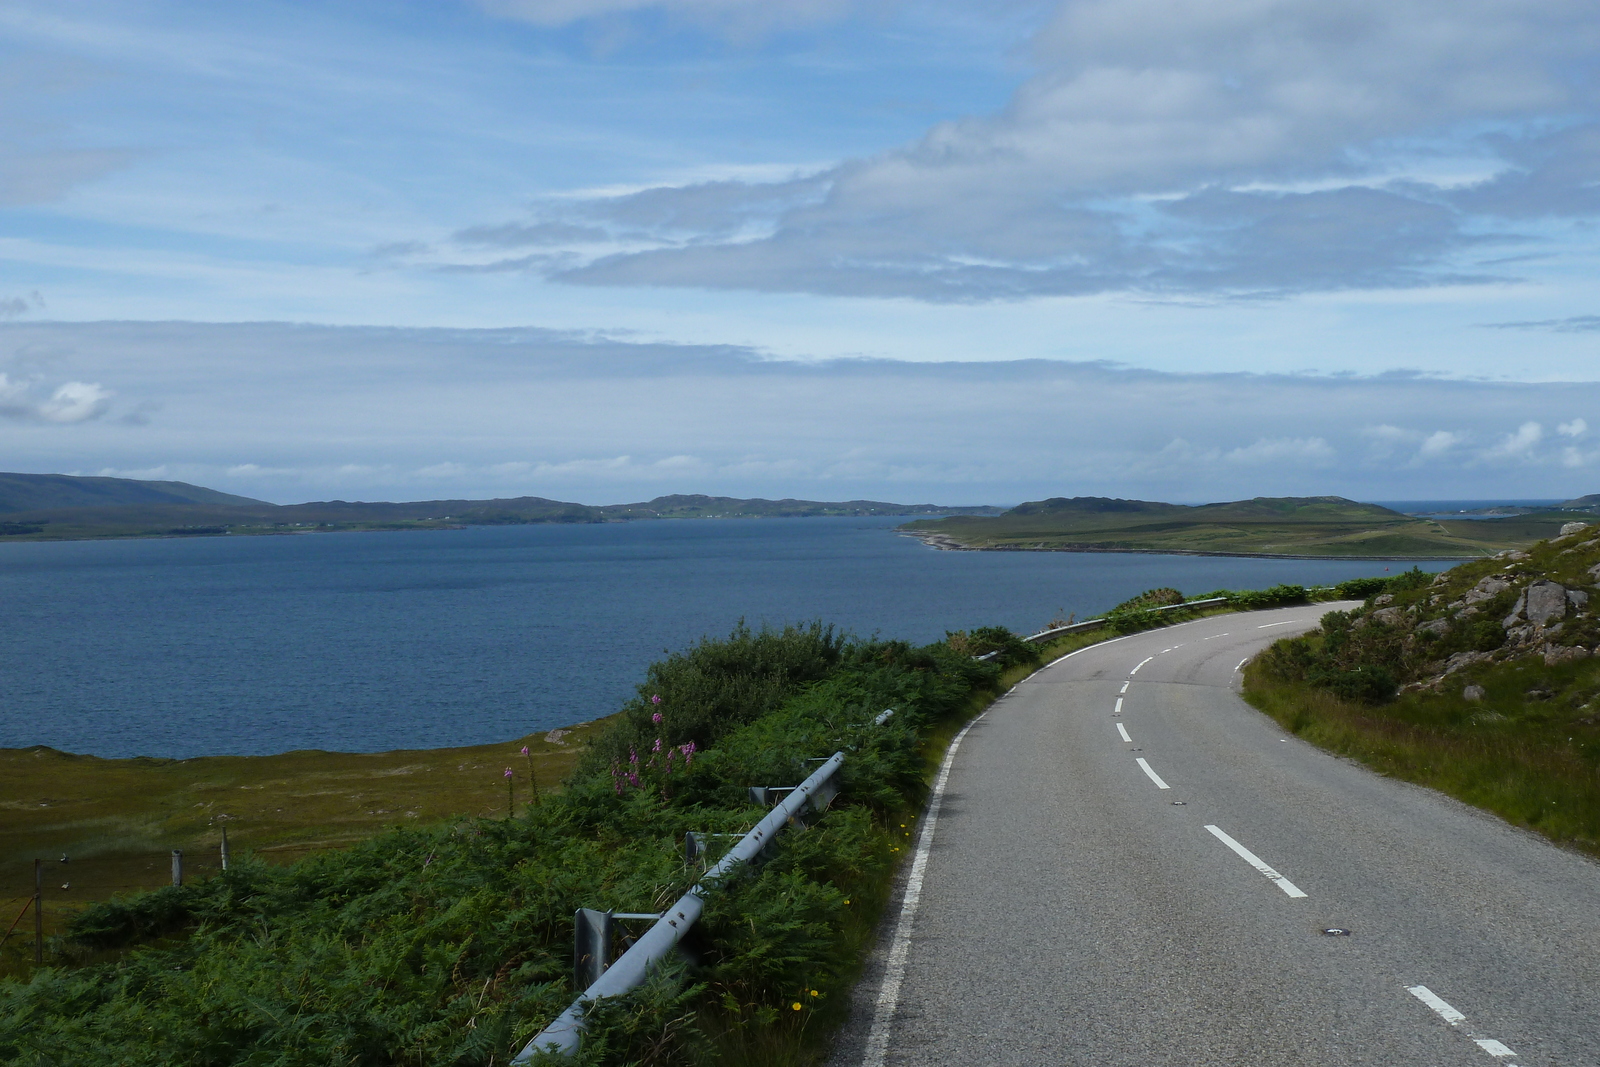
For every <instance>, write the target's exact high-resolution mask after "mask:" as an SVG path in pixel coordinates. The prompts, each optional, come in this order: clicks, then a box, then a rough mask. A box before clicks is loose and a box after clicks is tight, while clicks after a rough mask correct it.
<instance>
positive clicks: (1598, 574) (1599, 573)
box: [1589, 563, 1600, 582]
mask: <svg viewBox="0 0 1600 1067" xmlns="http://www.w3.org/2000/svg"><path fill="white" fill-rule="evenodd" d="M1589 577H1591V578H1593V579H1594V580H1595V581H1596V582H1600V563H1596V564H1595V565H1594V566H1593V567H1590V568H1589Z"/></svg>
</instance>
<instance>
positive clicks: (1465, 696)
mask: <svg viewBox="0 0 1600 1067" xmlns="http://www.w3.org/2000/svg"><path fill="white" fill-rule="evenodd" d="M1461 699H1462V700H1470V701H1472V702H1473V703H1474V704H1476V703H1477V702H1478V701H1480V700H1482V699H1483V686H1481V685H1469V686H1467V687H1466V688H1465V689H1463V690H1461Z"/></svg>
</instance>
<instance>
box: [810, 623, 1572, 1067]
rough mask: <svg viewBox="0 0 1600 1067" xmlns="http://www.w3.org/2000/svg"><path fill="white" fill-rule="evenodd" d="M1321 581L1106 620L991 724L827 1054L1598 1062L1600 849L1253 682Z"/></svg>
mask: <svg viewBox="0 0 1600 1067" xmlns="http://www.w3.org/2000/svg"><path fill="white" fill-rule="evenodd" d="M1329 608H1330V605H1319V606H1315V607H1305V608H1291V609H1282V610H1276V611H1270V612H1254V613H1249V614H1241V615H1227V616H1217V617H1213V618H1209V619H1203V620H1200V621H1198V622H1192V623H1186V624H1183V625H1180V626H1174V627H1171V628H1168V629H1163V630H1158V631H1154V632H1151V633H1145V634H1138V635H1135V636H1132V637H1128V638H1124V639H1121V640H1118V641H1113V642H1108V643H1105V644H1101V645H1096V646H1092V647H1091V648H1088V649H1085V650H1083V651H1081V652H1079V653H1077V654H1075V655H1073V656H1071V657H1068V658H1066V659H1064V660H1061V661H1058V662H1057V663H1056V664H1054V665H1052V666H1050V667H1048V668H1046V669H1045V670H1043V671H1040V672H1039V673H1037V674H1035V675H1034V676H1033V677H1032V678H1030V679H1029V680H1028V681H1026V682H1024V683H1022V684H1021V685H1019V686H1018V687H1017V688H1016V689H1015V690H1013V691H1012V693H1011V694H1009V695H1008V696H1006V697H1005V698H1004V699H1002V700H1001V701H999V702H998V703H997V704H995V705H994V707H992V708H991V709H990V710H989V712H988V713H987V714H986V715H985V716H984V717H983V718H981V719H979V720H978V721H977V722H975V723H974V724H973V725H972V726H971V727H970V728H969V731H968V732H967V733H966V735H965V736H964V738H963V739H962V740H961V742H960V745H959V748H958V750H957V751H956V752H955V754H954V756H953V758H951V759H949V760H948V761H947V764H946V766H947V767H948V777H947V781H946V783H945V789H944V791H943V793H942V795H941V796H940V798H939V799H938V801H937V810H933V809H932V808H930V812H929V814H928V815H925V816H924V818H923V820H922V827H921V829H920V831H919V835H918V837H917V838H916V841H917V849H918V851H917V852H916V853H914V854H913V856H914V859H913V862H912V863H911V864H909V865H908V871H907V874H906V875H903V876H902V885H901V889H900V892H899V899H897V900H896V902H895V904H894V905H893V907H892V908H891V911H890V912H889V913H888V915H887V917H886V921H885V924H884V925H885V929H884V932H883V937H882V942H881V944H880V946H879V948H878V951H877V952H876V953H875V954H874V957H873V959H872V960H871V961H870V962H869V964H868V967H867V973H866V976H865V978H864V980H863V981H862V983H861V985H860V987H859V988H858V990H857V993H856V1001H855V1004H854V1007H853V1012H852V1019H851V1022H850V1023H849V1025H848V1026H847V1027H846V1029H845V1031H844V1032H843V1033H842V1034H841V1036H840V1039H839V1042H838V1044H837V1045H836V1046H835V1052H834V1056H833V1059H832V1061H831V1062H832V1064H833V1067H858V1065H865V1067H879V1065H881V1064H887V1065H892V1067H913V1065H917V1067H920V1065H931V1064H940V1065H952V1064H959V1065H969V1064H970V1065H984V1064H1018V1065H1044V1064H1084V1065H1090V1064H1092V1065H1095V1067H1118V1065H1124V1064H1126V1065H1135V1064H1136V1065H1139V1067H1151V1065H1167V1064H1171V1065H1184V1067H1198V1065H1211V1064H1215V1065H1219V1067H1222V1065H1226V1067H1242V1065H1255V1064H1260V1065H1273V1067H1287V1065H1295V1067H1299V1065H1305V1067H1312V1065H1323V1064H1327V1065H1330V1067H1331V1065H1339V1067H1348V1065H1354V1064H1373V1065H1378V1064H1381V1065H1384V1067H1395V1065H1429V1067H1431V1065H1456V1064H1460V1065H1463V1067H1470V1065H1474V1064H1476V1065H1478V1067H1490V1065H1492V1064H1518V1065H1523V1067H1543V1065H1574V1067H1576V1065H1583V1067H1595V1065H1600V865H1597V864H1595V863H1593V862H1592V861H1589V860H1587V859H1585V858H1583V857H1580V856H1577V855H1574V854H1572V853H1570V852H1566V851H1563V850H1561V849H1559V848H1555V847H1553V846H1551V845H1548V844H1546V843H1544V842H1543V841H1542V840H1540V839H1538V838H1536V837H1534V836H1533V835H1531V834H1528V833H1525V832H1523V831H1519V830H1516V829H1513V828H1511V827H1509V826H1507V825H1505V824H1504V823H1502V822H1500V821H1498V820H1496V819H1494V818H1492V817H1490V816H1487V815H1484V814H1481V813H1479V812H1477V811H1475V810H1473V809H1471V808H1468V807H1466V806H1464V805H1461V804H1458V803H1456V802H1454V801H1451V800H1449V799H1448V798H1445V797H1442V796H1440V795H1439V794H1437V793H1433V792H1430V791H1428V790H1424V789H1420V788H1417V787H1415V786H1411V785H1407V784H1404V783H1400V782H1395V781H1392V780H1389V779H1386V778H1382V777H1379V776H1377V775H1375V774H1372V773H1371V772H1369V771H1366V770H1364V769H1362V768H1360V767H1358V766H1356V765H1354V764H1352V763H1350V762H1347V761H1344V760H1340V759H1337V758H1335V757H1332V756H1329V755H1327V754H1325V753H1323V752H1321V751H1319V750H1317V749H1315V748H1313V747H1311V746H1309V745H1307V744H1305V743H1303V742H1301V741H1299V740H1297V739H1295V738H1294V737H1292V736H1289V735H1286V734H1285V733H1284V732H1282V731H1281V730H1280V729H1279V728H1278V727H1277V726H1276V725H1275V724H1274V723H1273V722H1272V721H1271V720H1269V719H1268V718H1266V717H1265V716H1263V715H1261V714H1260V713H1259V712H1257V711H1255V710H1254V709H1252V708H1250V707H1249V706H1248V705H1246V704H1245V703H1244V702H1243V701H1242V700H1241V699H1240V698H1239V697H1238V695H1237V690H1238V685H1239V675H1238V673H1237V667H1238V665H1239V664H1240V663H1241V661H1243V660H1245V659H1246V658H1247V657H1249V656H1250V655H1252V654H1254V653H1255V652H1257V651H1259V650H1260V649H1261V648H1263V647H1265V646H1266V645H1267V644H1269V643H1270V642H1271V641H1273V640H1275V639H1277V638H1278V637H1281V636H1284V635H1286V634H1290V633H1294V632H1297V631H1299V630H1303V629H1306V628H1308V627H1310V626H1312V625H1314V624H1315V620H1316V619H1317V618H1318V617H1319V616H1320V615H1321V614H1322V612H1324V611H1326V610H1329ZM1119 699H1120V701H1121V708H1120V712H1119V710H1118V702H1119ZM1286 737H1287V740H1284V739H1285V738H1286ZM1141 760H1142V761H1143V765H1141V763H1140V761H1141ZM1146 768H1148V770H1147V769H1146ZM930 820H932V822H933V826H932V837H931V841H930V840H925V839H924V838H925V837H926V835H927V834H928V833H929V829H930V827H929V823H930ZM1230 842H1231V843H1230ZM919 861H920V862H919ZM1262 867H1265V868H1266V870H1265V871H1263V870H1261V869H1260V868H1262ZM907 900H911V901H912V907H911V908H910V909H909V910H910V912H911V914H910V915H909V917H907V916H906V909H905V908H904V906H905V904H906V902H907ZM1327 930H1345V931H1348V934H1329V933H1325V932H1324V931H1327ZM897 980H898V984H897Z"/></svg>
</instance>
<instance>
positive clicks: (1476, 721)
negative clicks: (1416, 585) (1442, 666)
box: [1244, 659, 1600, 856]
mask: <svg viewBox="0 0 1600 1067" xmlns="http://www.w3.org/2000/svg"><path fill="white" fill-rule="evenodd" d="M1475 680H1476V681H1477V682H1478V684H1480V685H1482V686H1483V687H1484V689H1485V690H1486V695H1485V697H1484V699H1483V700H1482V701H1479V702H1471V701H1467V700H1465V699H1464V698H1463V696H1462V688H1463V683H1464V681H1465V680H1464V679H1463V680H1458V681H1457V682H1455V683H1454V684H1452V685H1451V686H1449V687H1448V688H1446V689H1445V690H1444V691H1443V692H1438V693H1433V692H1427V691H1424V692H1412V693H1405V694H1402V695H1401V696H1400V697H1398V698H1397V699H1395V700H1394V701H1392V702H1390V703H1387V704H1382V705H1379V706H1376V707H1373V706H1368V705H1364V704H1357V703H1351V702H1347V701H1344V700H1340V699H1339V698H1338V697H1336V696H1334V695H1333V694H1332V693H1329V692H1327V691H1326V690H1322V689H1314V688H1311V687H1310V686H1307V685H1303V684H1292V683H1286V682H1283V681H1280V680H1277V679H1273V678H1270V677H1267V676H1266V672H1265V671H1264V670H1263V669H1262V667H1261V666H1260V665H1259V664H1258V663H1255V662H1253V663H1252V664H1251V665H1250V666H1249V667H1247V668H1246V670H1245V689H1244V696H1245V699H1246V700H1248V701H1249V702H1250V703H1251V704H1253V705H1254V706H1255V707H1257V708H1259V709H1260V710H1261V711H1263V712H1265V713H1266V714H1268V715H1270V716H1271V717H1272V718H1273V719H1274V720H1276V721H1277V722H1278V723H1280V724H1281V725H1282V726H1283V727H1284V728H1286V729H1288V730H1291V731H1293V732H1294V733H1295V734H1296V735H1298V736H1300V737H1303V738H1305V739H1306V740H1307V741H1310V742H1312V743H1313V744H1316V745H1318V746H1320V747H1322V748H1325V749H1327V750H1329V751H1330V752H1335V753H1338V754H1339V755H1341V756H1349V757H1351V758H1353V759H1356V760H1359V761H1360V762H1362V763H1364V764H1366V765H1367V766H1368V767H1371V768H1372V769H1373V770H1375V771H1377V772H1379V773H1380V774H1385V775H1389V776H1392V777H1395V778H1400V779H1403V780H1405V781H1408V782H1415V783H1417V784H1418V785H1424V786H1428V787H1429V788H1432V789H1437V790H1439V791H1440V792H1441V793H1445V794H1448V795H1449V796H1452V797H1455V798H1456V799H1458V800H1461V801H1464V802H1466V803H1468V804H1472V805H1474V806H1476V807H1479V808H1482V809H1484V810H1485V811H1489V812H1493V813H1494V814H1496V815H1498V816H1500V817H1501V818H1503V819H1505V820H1506V821H1507V822H1510V823H1512V824H1514V825H1516V826H1522V827H1526V828H1527V829H1530V830H1534V831H1537V832H1538V833H1540V834H1543V835H1544V836H1546V837H1548V838H1549V839H1550V840H1552V841H1555V842H1557V843H1559V844H1562V845H1567V846H1570V847H1573V848H1576V849H1579V850H1581V851H1583V852H1586V853H1588V854H1589V855H1592V856H1600V718H1597V716H1596V714H1595V705H1593V704H1590V703H1589V701H1591V700H1594V699H1595V695H1596V694H1597V693H1600V666H1597V665H1596V664H1595V663H1593V662H1592V661H1590V662H1584V663H1577V664H1566V665H1563V666H1558V667H1545V666H1544V665H1543V663H1542V661H1539V660H1536V659H1531V660H1524V661H1521V662H1516V663H1510V664H1505V665H1503V666H1500V667H1497V668H1495V669H1493V670H1480V671H1478V672H1476V674H1475ZM1530 690H1535V691H1541V692H1551V693H1553V694H1556V695H1555V696H1552V697H1551V698H1549V699H1531V700H1530V699H1529V696H1528V693H1529V691H1530Z"/></svg>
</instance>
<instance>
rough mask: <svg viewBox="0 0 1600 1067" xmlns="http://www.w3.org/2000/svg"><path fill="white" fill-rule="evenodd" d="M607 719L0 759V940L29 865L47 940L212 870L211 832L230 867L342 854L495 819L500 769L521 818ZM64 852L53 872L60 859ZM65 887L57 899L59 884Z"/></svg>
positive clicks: (214, 847)
mask: <svg viewBox="0 0 1600 1067" xmlns="http://www.w3.org/2000/svg"><path fill="white" fill-rule="evenodd" d="M603 728H604V720H602V721H601V722H598V723H587V724H584V725H581V726H576V727H570V728H568V732H566V733H564V735H563V736H560V737H558V738H557V741H556V742H555V743H552V742H550V741H548V740H546V738H547V737H548V734H547V733H538V734H533V735H530V736H528V737H525V738H520V739H517V740H514V741H506V742H503V743H499V744H492V745H475V746H469V747H463V748H439V749H427V750H400V751H394V752H380V753H371V754H368V753H350V752H320V751H301V752H286V753H283V754H281V755H275V756H206V757H201V758H198V759H187V760H173V759H149V758H139V759H101V758H99V757H96V756H79V755H72V754H70V753H66V752H58V751H56V750H55V749H51V748H44V747H35V748H26V749H0V781H4V782H5V783H6V788H5V793H4V797H5V799H3V800H0V910H3V909H6V908H9V910H10V912H11V914H9V915H6V916H5V918H4V919H3V920H0V922H3V924H4V925H0V933H4V930H5V925H9V924H10V922H11V919H12V917H13V916H14V915H15V913H16V912H17V910H18V909H20V908H21V907H22V902H23V901H24V900H25V899H26V898H27V897H28V896H31V894H32V893H33V860H34V859H35V858H40V859H43V860H45V861H46V864H45V896H44V900H45V909H44V914H45V919H46V934H47V936H48V935H50V934H55V933H57V932H59V931H60V930H61V929H62V928H63V927H64V924H65V920H66V919H67V918H68V917H69V916H70V915H71V914H72V913H73V912H75V911H76V910H78V909H80V908H82V907H83V906H84V905H85V904H88V903H91V902H93V901H99V900H106V899H108V898H110V897H112V896H114V895H116V894H118V893H127V892H130V891H135V890H139V889H153V888H156V887H158V886H161V885H165V884H168V883H169V882H170V879H171V853H172V850H173V849H175V848H181V849H183V850H184V867H185V872H186V875H185V876H186V877H192V878H205V877H208V876H210V875H212V874H214V873H215V872H217V871H218V870H219V869H220V865H221V863H220V859H221V857H220V853H219V846H220V844H221V840H222V829H221V828H222V825H223V824H224V823H226V824H227V826H228V839H229V840H228V843H229V848H230V851H231V852H232V854H233V855H234V856H235V857H243V856H245V855H248V854H251V853H253V854H254V855H255V856H256V857H257V858H259V859H262V860H264V861H267V862H273V863H290V862H293V861H294V860H297V859H300V858H302V857H305V856H307V855H310V854H313V853H316V852H319V851H325V850H328V849H334V848H342V847H347V846H349V845H351V844H354V843H356V842H358V841H362V840H365V839H367V838H370V837H372V836H373V835H374V834H377V833H380V832H382V831H383V830H385V829H386V828H388V827H390V826H395V825H408V824H409V825H423V824H429V823H436V822H438V821H439V820H440V819H446V818H451V817H456V816H483V817H490V816H496V815H504V814H505V811H506V783H505V778H504V771H505V768H506V767H508V766H509V767H511V768H512V769H513V770H514V771H515V773H516V776H517V777H516V781H517V800H518V807H519V808H521V807H523V806H525V805H526V804H527V803H528V802H529V801H530V800H531V799H532V793H531V792H530V790H529V786H528V774H529V765H528V761H527V760H526V759H524V757H523V756H522V755H521V753H520V749H521V748H522V746H523V745H527V746H528V748H529V750H530V755H531V756H532V759H533V774H534V776H535V777H536V778H537V779H538V782H539V785H540V787H541V790H542V791H545V792H548V791H553V790H557V789H559V788H560V783H561V782H562V780H563V779H565V778H566V777H567V775H568V774H570V773H571V771H572V768H573V766H574V765H575V763H576V761H577V759H578V755H579V753H580V752H581V751H582V750H583V748H584V747H585V746H586V745H587V743H588V741H589V739H591V738H592V737H593V736H594V735H595V734H596V733H598V732H599V731H600V730H602V729H603ZM62 855H66V856H67V857H68V862H67V863H65V864H63V863H61V862H60V857H61V856H62ZM64 884H65V885H66V886H68V887H69V888H65V889H63V888H62V886H63V885H64ZM32 921H33V920H32V917H31V916H30V917H29V918H28V919H26V920H24V922H23V924H22V926H20V927H19V928H18V929H19V933H18V934H14V935H12V937H11V939H10V940H9V941H8V942H7V943H6V945H5V946H4V948H3V949H0V974H6V973H10V974H16V973H19V972H18V968H19V967H21V966H23V964H24V961H25V960H26V959H27V958H28V953H29V952H31V948H29V947H27V946H26V945H24V941H25V940H26V941H27V942H28V943H29V944H31V941H32V926H31V923H32Z"/></svg>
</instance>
